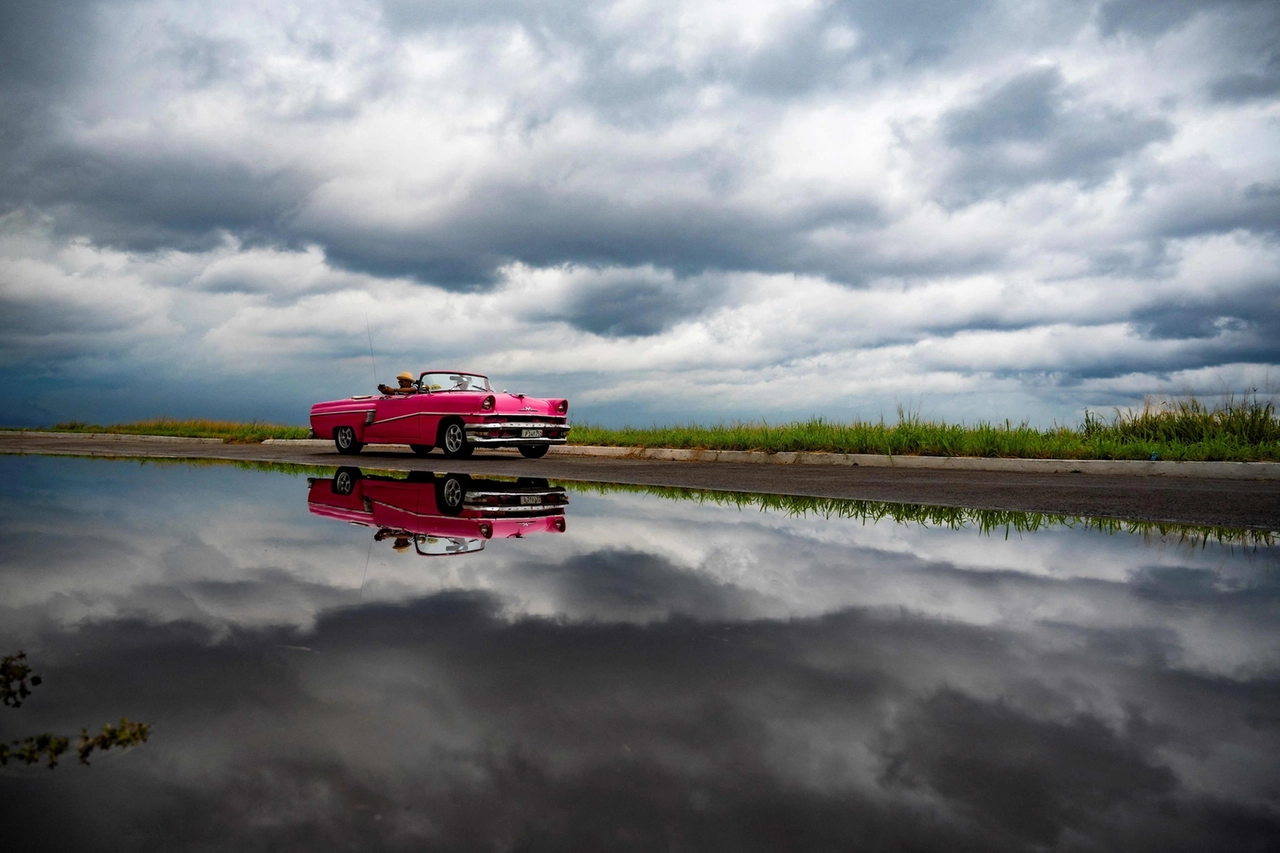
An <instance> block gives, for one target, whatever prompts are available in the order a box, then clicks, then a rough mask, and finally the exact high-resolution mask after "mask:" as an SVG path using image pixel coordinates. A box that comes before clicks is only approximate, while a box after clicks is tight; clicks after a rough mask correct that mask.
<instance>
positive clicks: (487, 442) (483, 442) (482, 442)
mask: <svg viewBox="0 0 1280 853" xmlns="http://www.w3.org/2000/svg"><path fill="white" fill-rule="evenodd" d="M568 441H569V439H567V438H515V437H513V436H507V437H506V438H472V437H471V436H467V443H468V444H474V445H477V446H481V447H494V446H501V445H504V444H509V445H511V446H512V447H515V446H517V445H520V444H566V443H567V442H568Z"/></svg>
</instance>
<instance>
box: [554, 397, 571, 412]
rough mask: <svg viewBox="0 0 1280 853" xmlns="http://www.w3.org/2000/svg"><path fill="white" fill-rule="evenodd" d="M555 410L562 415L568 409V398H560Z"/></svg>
mask: <svg viewBox="0 0 1280 853" xmlns="http://www.w3.org/2000/svg"><path fill="white" fill-rule="evenodd" d="M556 411H557V412H559V413H560V414H562V415H563V414H564V413H565V412H567V411H569V401H568V400H561V401H560V405H558V406H556Z"/></svg>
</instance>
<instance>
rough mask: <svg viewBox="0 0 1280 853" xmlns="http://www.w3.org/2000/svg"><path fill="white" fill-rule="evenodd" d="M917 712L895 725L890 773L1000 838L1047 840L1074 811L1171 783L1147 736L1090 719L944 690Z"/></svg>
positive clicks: (1135, 797)
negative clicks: (1046, 716) (1046, 715)
mask: <svg viewBox="0 0 1280 853" xmlns="http://www.w3.org/2000/svg"><path fill="white" fill-rule="evenodd" d="M915 713H916V715H917V716H916V717H915V719H912V720H909V721H907V722H906V723H905V725H904V726H903V727H902V729H901V730H900V731H899V732H898V736H899V737H901V738H902V739H903V745H902V746H901V748H899V749H895V750H894V761H893V763H892V764H891V765H890V766H889V768H888V771H887V773H886V777H887V779H888V781H889V782H890V783H891V784H898V785H905V786H907V787H919V786H927V787H929V788H932V789H933V790H935V791H938V792H939V793H941V794H943V795H944V796H946V797H948V798H949V799H952V800H954V801H957V802H959V803H961V804H963V805H962V808H963V809H964V810H965V811H967V812H968V813H969V814H970V815H972V816H973V817H974V818H975V820H977V821H978V822H979V823H981V824H986V825H988V826H990V827H992V828H993V829H994V830H995V831H996V832H997V833H998V834H999V836H1003V837H1004V838H1003V841H1004V843H1003V844H1002V845H1001V846H1009V847H1020V846H1022V845H1028V846H1036V847H1039V846H1046V847H1051V846H1053V845H1055V844H1057V843H1058V841H1059V839H1060V837H1061V835H1062V833H1063V830H1064V829H1065V827H1066V826H1067V825H1068V824H1070V823H1071V822H1072V818H1073V817H1074V816H1078V815H1084V814H1097V813H1106V812H1118V811H1123V810H1124V807H1125V806H1126V805H1128V804H1130V803H1133V802H1135V801H1137V802H1141V801H1143V800H1149V799H1155V798H1161V797H1164V796H1167V795H1168V794H1170V793H1171V792H1172V791H1173V790H1174V789H1175V788H1176V781H1175V777H1174V775H1173V773H1172V772H1171V771H1170V770H1169V769H1167V768H1165V767H1161V766H1158V765H1156V764H1154V763H1153V761H1152V759H1153V756H1152V755H1151V754H1150V747H1151V746H1152V745H1151V744H1144V743H1141V741H1138V742H1137V743H1135V742H1134V740H1131V739H1128V738H1125V737H1124V736H1123V735H1122V734H1120V733H1117V732H1116V731H1114V730H1112V729H1111V728H1110V727H1108V726H1106V725H1104V724H1103V723H1102V722H1101V721H1100V720H1098V719H1096V718H1091V717H1076V718H1069V719H1067V720H1065V721H1056V720H1037V719H1035V718H1033V717H1030V716H1028V715H1026V714H1024V713H1021V712H1019V711H1016V710H1014V709H1012V708H1009V707H1007V706H1006V705H1004V704H1003V703H1001V702H993V703H985V702H981V701H977V700H975V699H973V698H972V697H969V696H965V695H964V694H961V693H958V692H955V691H950V690H943V691H940V692H939V693H937V694H935V695H934V696H932V697H930V698H929V699H928V700H926V701H925V702H923V703H921V704H920V705H919V706H918V707H917V708H916V711H915ZM978 744H982V745H983V746H982V748H981V749H977V748H975V746H976V745H978Z"/></svg>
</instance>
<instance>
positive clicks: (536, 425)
mask: <svg viewBox="0 0 1280 853" xmlns="http://www.w3.org/2000/svg"><path fill="white" fill-rule="evenodd" d="M466 428H467V429H468V430H486V429H562V430H564V431H565V432H568V431H569V430H571V429H573V427H571V426H569V425H568V424H556V423H547V422H545V421H486V422H485V423H482V424H467V425H466Z"/></svg>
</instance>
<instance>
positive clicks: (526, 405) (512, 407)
mask: <svg viewBox="0 0 1280 853" xmlns="http://www.w3.org/2000/svg"><path fill="white" fill-rule="evenodd" d="M562 402H564V398H563V397H553V398H549V399H543V398H541V397H522V396H520V395H519V394H494V395H493V411H494V412H495V413H496V414H500V415H557V416H559V415H562V414H564V413H563V412H559V411H557V409H558V408H559V406H560V404H561V403H562Z"/></svg>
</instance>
